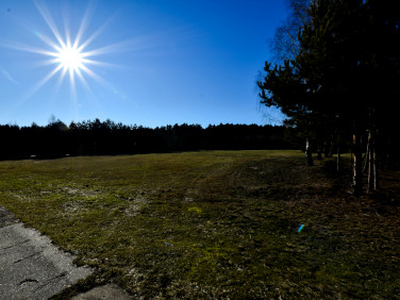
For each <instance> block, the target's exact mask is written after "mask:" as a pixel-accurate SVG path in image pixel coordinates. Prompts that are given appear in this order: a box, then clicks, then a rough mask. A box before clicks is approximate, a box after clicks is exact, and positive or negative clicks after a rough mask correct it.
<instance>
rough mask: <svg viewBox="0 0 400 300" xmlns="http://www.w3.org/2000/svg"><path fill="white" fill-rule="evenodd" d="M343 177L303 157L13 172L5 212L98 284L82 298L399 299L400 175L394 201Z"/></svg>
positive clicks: (141, 158)
mask: <svg viewBox="0 0 400 300" xmlns="http://www.w3.org/2000/svg"><path fill="white" fill-rule="evenodd" d="M334 170H335V165H334V161H329V160H325V161H322V162H317V165H316V166H314V167H307V166H306V164H305V159H304V155H303V154H302V153H300V152H297V151H234V152H233V151H232V152H224V151H207V152H192V153H176V154H149V155H135V156H115V157H69V158H64V159H57V160H25V161H12V162H9V161H6V162H0V204H1V205H3V206H5V207H7V208H9V209H10V210H11V211H13V212H14V213H15V214H16V216H17V217H18V218H20V219H21V220H22V221H23V222H25V223H26V224H27V225H28V226H32V227H34V228H36V229H38V230H40V231H41V232H42V233H44V234H46V235H48V236H49V237H50V238H51V239H52V240H53V241H54V243H55V244H57V245H59V246H60V247H61V248H63V249H64V250H66V251H69V252H71V253H73V254H75V255H77V257H78V258H77V263H79V264H86V265H89V266H91V267H92V268H94V269H95V270H96V273H95V275H94V276H93V277H92V278H89V280H87V281H86V282H83V283H82V284H81V285H80V286H78V288H81V289H84V288H89V287H91V286H93V285H96V284H101V283H104V282H107V281H113V282H115V283H117V284H119V285H120V286H121V287H123V288H125V289H126V290H127V291H128V292H130V293H131V294H132V295H135V296H137V297H141V298H157V297H159V298H231V299H244V298H279V297H281V298H285V299H293V298H307V297H308V298H335V299H336V298H371V299H388V298H400V296H399V295H400V272H399V271H398V267H399V258H400V245H399V237H400V231H399V230H400V210H399V204H400V200H399V196H398V195H399V194H398V192H400V185H399V178H400V176H399V174H398V173H395V172H392V173H389V172H386V173H384V178H385V180H384V181H383V182H382V185H384V186H386V190H387V191H388V192H386V193H385V194H383V195H371V196H368V197H367V196H363V197H359V198H355V197H354V196H351V195H349V194H346V193H345V192H344V191H345V188H344V189H343V186H344V184H343V183H347V182H348V181H349V180H348V178H347V177H346V176H347V174H342V175H341V176H336V175H334ZM344 187H345V186H344ZM301 224H303V225H304V227H303V229H302V231H301V232H298V228H299V226H300V225H301ZM74 291H75V290H74V289H71V290H69V291H67V292H66V293H65V294H64V295H63V296H66V295H67V293H73V292H74Z"/></svg>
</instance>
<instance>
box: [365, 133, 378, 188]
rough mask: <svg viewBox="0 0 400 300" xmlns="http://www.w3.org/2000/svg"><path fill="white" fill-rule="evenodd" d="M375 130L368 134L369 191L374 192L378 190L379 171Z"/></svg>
mask: <svg viewBox="0 0 400 300" xmlns="http://www.w3.org/2000/svg"><path fill="white" fill-rule="evenodd" d="M374 136H375V135H374V132H373V130H370V131H369V133H368V153H367V159H368V191H369V192H373V191H376V190H377V189H378V170H377V166H376V150H375V137H374Z"/></svg>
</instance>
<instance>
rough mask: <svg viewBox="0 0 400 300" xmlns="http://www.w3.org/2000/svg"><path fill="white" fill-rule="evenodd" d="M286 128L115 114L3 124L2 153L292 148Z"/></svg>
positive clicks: (22, 155) (21, 155) (0, 130)
mask: <svg viewBox="0 0 400 300" xmlns="http://www.w3.org/2000/svg"><path fill="white" fill-rule="evenodd" d="M284 135H285V129H284V127H282V126H272V125H264V126H259V125H254V124H253V125H233V124H220V125H209V126H208V127H207V128H203V127H202V126H200V125H188V124H181V125H178V124H175V125H168V126H163V127H156V128H154V129H153V128H148V127H143V126H137V125H124V124H122V123H115V122H113V121H111V120H106V121H100V120H99V119H95V120H94V121H90V120H89V121H84V122H77V123H75V122H71V124H69V126H67V125H66V124H64V123H63V122H62V121H60V120H56V119H55V118H53V119H52V120H51V121H50V122H49V124H48V125H46V126H38V125H36V124H35V123H33V124H32V125H31V126H29V127H26V126H25V127H20V126H18V125H0V136H1V138H2V146H1V149H0V159H2V160H5V159H25V158H30V157H34V158H55V157H63V156H66V155H72V156H76V155H118V154H137V153H161V152H179V151H195V150H239V149H240V150H245V149H247V150H251V149H254V150H255V149H288V148H289V143H288V142H287V141H286V140H285V139H284Z"/></svg>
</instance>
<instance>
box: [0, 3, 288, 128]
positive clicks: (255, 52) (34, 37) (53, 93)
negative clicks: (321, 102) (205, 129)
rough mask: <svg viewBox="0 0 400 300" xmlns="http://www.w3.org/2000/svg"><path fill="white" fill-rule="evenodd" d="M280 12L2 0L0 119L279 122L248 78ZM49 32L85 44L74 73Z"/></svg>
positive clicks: (265, 52) (280, 6) (258, 7)
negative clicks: (262, 103) (65, 64)
mask: <svg viewBox="0 0 400 300" xmlns="http://www.w3.org/2000/svg"><path fill="white" fill-rule="evenodd" d="M286 13H287V11H286V6H285V0H280V1H279V0H243V1H242V0H130V1H128V0H126V1H118V0H113V1H106V0H99V1H85V0H76V1H56V0H54V1H28V0H19V1H15V0H9V1H7V0H2V1H1V2H0V28H1V30H0V91H1V94H0V124H10V123H11V124H13V123H16V124H18V125H20V126H25V125H31V123H32V122H35V123H37V124H39V125H45V124H47V123H48V121H49V119H50V117H51V116H52V115H54V116H55V117H56V118H57V119H60V120H62V121H63V122H65V123H66V124H69V122H71V121H83V120H93V119H95V118H99V119H100V120H106V119H111V120H113V121H115V122H122V123H124V124H137V125H143V126H148V127H156V126H164V125H168V124H175V123H178V124H182V123H188V124H200V125H202V126H207V125H209V124H219V123H234V124H253V123H255V124H268V123H269V124H271V123H273V124H274V123H278V124H279V122H280V121H281V120H282V119H283V117H282V115H281V114H280V113H279V112H277V111H276V110H273V109H271V110H270V109H266V108H263V107H261V106H260V105H259V99H258V96H257V90H256V80H257V76H258V73H259V71H260V70H262V68H263V65H264V61H265V60H268V59H270V58H271V54H270V53H269V47H268V41H269V40H270V39H271V38H272V37H273V35H274V31H275V29H276V27H278V26H279V25H280V24H281V22H282V21H283V20H284V19H285V18H286ZM57 36H58V37H59V39H60V40H61V41H63V42H64V43H65V44H67V42H66V40H67V36H69V37H70V40H71V45H72V44H73V42H74V41H75V39H76V37H77V36H78V37H79V41H78V43H77V45H78V47H79V46H81V45H84V47H83V49H82V50H81V53H86V55H87V56H86V57H85V59H87V60H88V61H87V62H82V65H83V67H82V68H78V72H79V73H80V74H81V75H80V76H79V75H78V74H77V72H76V71H72V70H71V73H72V76H73V79H71V75H70V73H69V72H70V71H69V69H67V68H64V67H62V66H61V65H60V61H58V62H55V56H54V55H57V52H58V50H56V49H55V47H54V46H55V45H57V44H59V43H60V42H59V41H57ZM58 47H59V45H58ZM58 49H60V48H58ZM50 52H51V53H53V55H50V54H49V53H50ZM80 55H81V54H80ZM55 70H57V72H55ZM64 71H65V74H64V76H63V72H64ZM53 73H54V74H53Z"/></svg>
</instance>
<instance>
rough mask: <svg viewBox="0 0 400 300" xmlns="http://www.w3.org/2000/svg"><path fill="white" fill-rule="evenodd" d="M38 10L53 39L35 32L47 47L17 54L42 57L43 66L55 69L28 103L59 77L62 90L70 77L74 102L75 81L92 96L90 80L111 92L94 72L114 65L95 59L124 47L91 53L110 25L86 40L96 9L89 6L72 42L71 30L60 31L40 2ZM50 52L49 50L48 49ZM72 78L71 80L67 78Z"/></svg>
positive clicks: (95, 49) (34, 89) (40, 83)
mask: <svg viewBox="0 0 400 300" xmlns="http://www.w3.org/2000/svg"><path fill="white" fill-rule="evenodd" d="M34 3H35V5H36V8H37V9H38V11H39V13H40V14H41V16H42V18H43V19H44V21H45V22H46V24H47V26H48V27H49V29H50V31H51V34H52V36H51V37H49V36H48V35H46V34H45V33H42V32H38V31H34V33H35V35H36V36H37V37H38V38H39V39H40V40H41V41H42V42H44V44H45V45H46V46H45V47H43V48H35V47H29V46H16V47H15V48H17V49H18V50H23V51H27V52H33V53H37V54H41V55H43V56H44V57H45V58H46V60H45V61H44V62H43V65H53V66H54V68H53V69H52V70H50V72H49V73H48V74H47V75H45V76H44V77H43V78H42V79H40V80H39V81H38V82H37V83H36V84H35V85H34V86H33V87H32V88H31V89H30V91H29V92H28V94H27V95H26V97H24V98H25V99H27V98H29V97H30V96H32V95H33V94H34V93H35V92H36V91H37V90H39V89H40V88H41V87H42V86H44V85H45V84H46V83H47V82H49V81H50V80H51V79H52V78H53V77H55V76H56V75H57V74H59V79H58V84H57V87H58V88H60V86H61V84H62V83H63V82H64V81H66V80H68V79H66V78H68V77H69V80H68V81H69V85H70V91H71V95H72V98H73V99H74V100H75V101H76V81H77V80H76V78H78V81H79V82H80V84H81V85H82V86H83V87H84V88H85V89H86V91H88V92H89V93H90V94H93V92H92V90H91V88H90V86H89V84H88V81H87V79H89V78H90V79H93V80H95V81H96V82H97V83H99V84H100V85H101V86H103V87H105V88H108V89H110V90H111V89H112V88H110V86H109V84H108V83H107V81H106V80H104V79H103V78H102V77H101V76H100V75H98V74H97V73H96V72H95V71H94V70H93V68H92V67H93V66H94V65H97V66H112V64H109V63H104V62H101V61H98V60H94V59H93V56H99V55H101V54H105V53H110V52H112V51H113V50H115V49H116V48H118V45H120V44H123V42H122V43H121V42H120V43H117V44H111V45H107V46H102V47H100V48H93V47H92V49H89V50H88V48H89V46H90V44H91V43H92V42H93V40H95V39H96V38H97V37H98V36H99V35H100V34H101V32H102V31H103V30H104V29H105V27H106V25H107V24H108V23H107V22H105V23H104V24H103V25H102V26H100V28H98V29H97V30H96V31H94V32H93V33H92V34H91V35H87V36H88V38H86V39H83V36H84V35H85V31H86V30H87V27H88V25H89V21H90V16H91V15H92V13H93V7H92V6H91V5H89V6H88V7H87V9H86V12H85V14H84V15H83V18H82V20H81V23H80V26H79V29H78V31H77V33H76V34H75V36H74V38H73V39H72V38H71V35H72V34H71V30H70V28H69V27H68V26H67V24H64V25H65V34H64V35H62V34H61V33H60V31H59V28H58V27H57V25H56V22H55V21H54V19H53V17H52V14H51V13H50V12H49V10H48V9H47V7H46V6H45V5H44V3H39V2H37V1H35V2H34ZM46 48H47V49H46ZM67 74H69V76H66V75H67Z"/></svg>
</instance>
